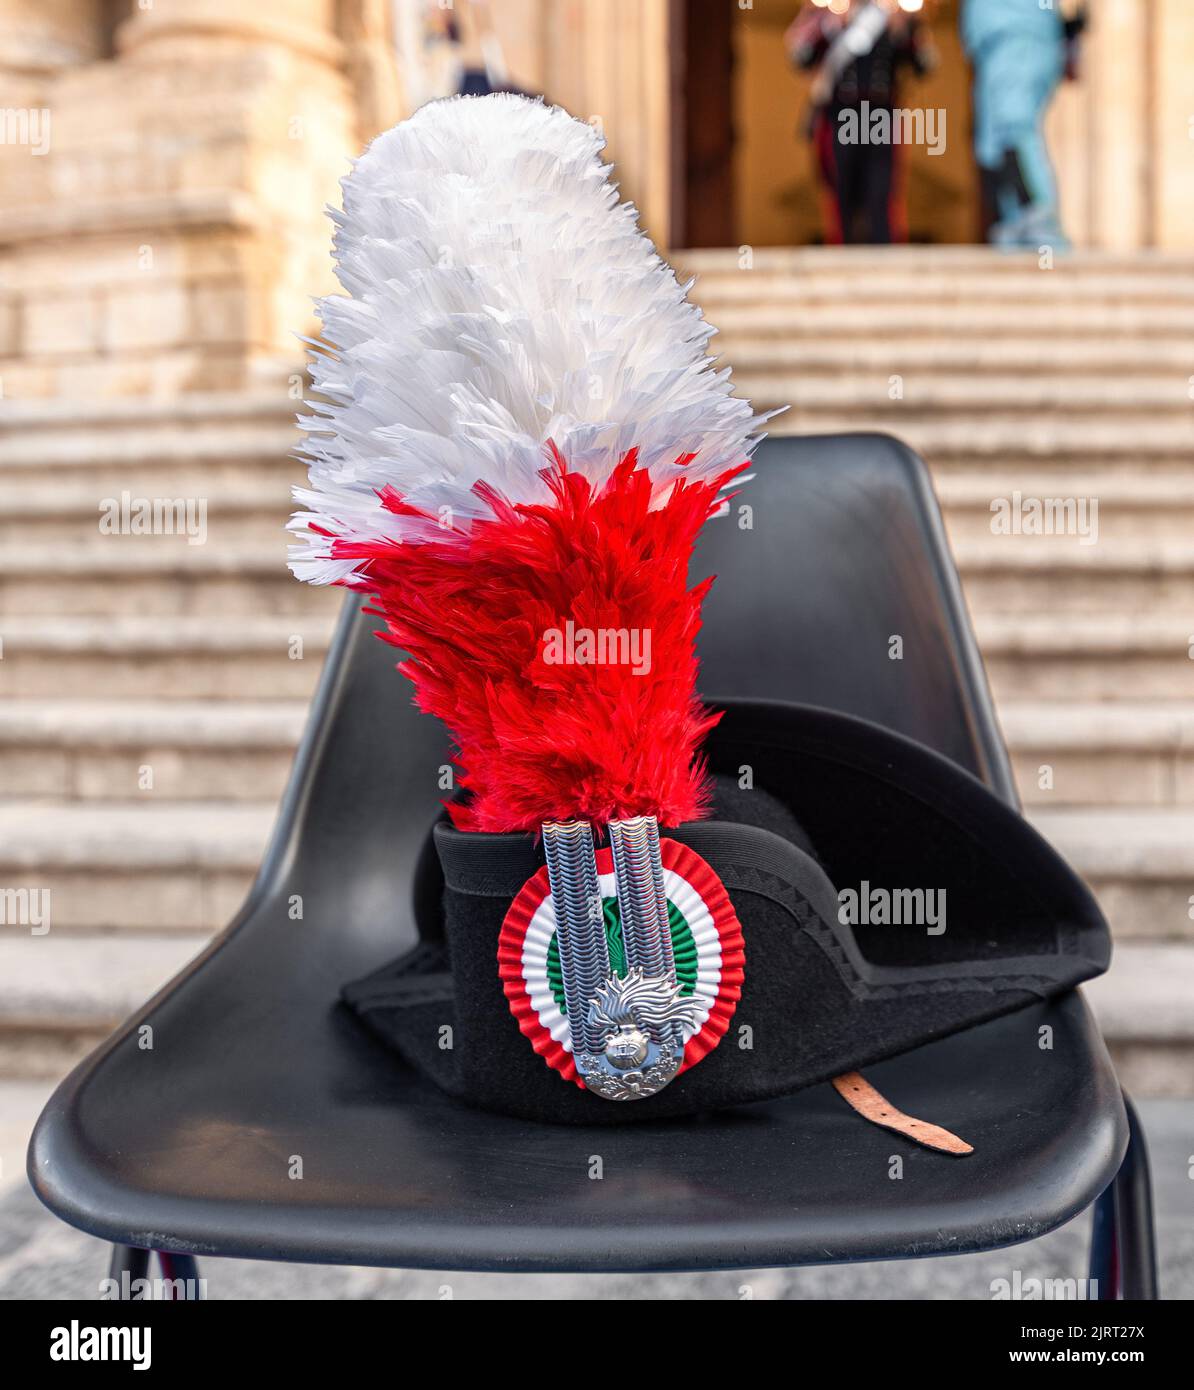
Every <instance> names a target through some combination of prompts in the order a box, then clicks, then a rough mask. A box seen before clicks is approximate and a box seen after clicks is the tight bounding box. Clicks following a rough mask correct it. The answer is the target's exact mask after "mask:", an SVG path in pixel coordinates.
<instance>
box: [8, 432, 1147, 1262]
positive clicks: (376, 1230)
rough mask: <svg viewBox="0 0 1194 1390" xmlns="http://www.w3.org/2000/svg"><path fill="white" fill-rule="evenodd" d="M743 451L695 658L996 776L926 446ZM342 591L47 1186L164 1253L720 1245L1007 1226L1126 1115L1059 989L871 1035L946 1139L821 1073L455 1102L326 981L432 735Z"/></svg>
mask: <svg viewBox="0 0 1194 1390" xmlns="http://www.w3.org/2000/svg"><path fill="white" fill-rule="evenodd" d="M757 458H758V463H759V469H758V477H757V478H756V479H755V480H754V481H752V483H751V484H750V492H749V497H750V499H751V500H750V505H751V507H753V509H754V511H753V522H752V524H751V525H749V526H747V525H746V524H745V520H747V519H749V518H745V517H744V515H743V514H741V513H740V512H735V513H733V514H732V517H736V518H737V520H734V519H732V518H726V519H723V520H721V521H719V522H717V523H711V524H710V526H709V527H707V528H706V535H705V536H704V537H703V539H702V543H701V547H700V552H699V556H698V563H697V573H700V574H707V573H709V572H716V573H718V574H719V575H720V576H721V578H720V580H719V583H718V585H717V586H715V588H714V591H713V594H712V595H711V597H710V600H709V604H708V607H707V612H706V619H707V621H706V627H705V631H704V633H703V634H702V638H701V659H702V662H703V663H704V673H705V684H704V686H703V688H704V689H705V690H707V691H708V692H710V693H713V694H716V692H718V691H719V690H720V691H723V692H725V693H730V694H739V695H753V696H758V697H761V698H766V699H786V700H793V701H804V702H806V703H810V704H821V705H825V706H828V707H830V708H834V709H843V710H846V711H847V712H850V713H856V714H859V715H862V716H863V717H869V718H871V719H874V720H875V721H876V722H878V723H881V724H883V725H884V726H885V727H888V728H892V729H896V730H898V731H900V732H902V733H905V734H907V735H908V736H909V737H912V738H916V739H919V740H920V741H922V742H924V743H926V744H928V745H929V746H931V747H934V748H936V749H937V750H938V751H939V752H941V753H943V754H944V755H945V756H947V757H950V758H952V759H954V761H956V762H957V763H959V765H961V766H962V767H965V768H967V769H968V770H970V771H972V772H974V773H975V774H976V775H978V776H980V777H981V778H983V779H984V780H985V781H986V782H987V783H988V784H989V785H991V786H992V787H993V788H995V790H996V791H998V792H1000V793H1001V794H1002V795H1004V797H1005V798H1006V799H1007V800H1008V801H1009V802H1011V803H1013V804H1014V801H1015V791H1014V786H1013V783H1012V778H1011V772H1010V767H1009V765H1008V761H1007V754H1006V751H1005V749H1004V748H1003V744H1002V740H1001V738H1000V735H999V731H998V726H997V724H996V723H995V719H994V714H993V711H992V709H991V704H990V698H989V695H988V693H987V690H986V686H985V682H984V680H983V675H982V667H981V663H980V661H979V658H978V653H977V649H976V648H975V646H974V641H973V637H972V636H971V634H970V631H969V626H968V623H967V619H966V614H965V608H964V605H963V604H962V600H961V594H960V590H959V588H958V583H957V579H956V576H955V575H954V572H953V569H952V565H951V563H950V560H949V554H948V549H947V547H946V543H945V539H944V533H943V530H942V526H941V520H940V517H939V515H938V514H937V511H936V507H935V504H934V501H933V497H932V492H931V488H930V486H929V483H928V479H927V475H926V472H925V469H924V466H923V464H921V463H920V461H919V460H918V459H916V458H915V456H914V455H912V454H910V453H909V451H908V450H907V449H905V448H903V447H902V446H901V445H899V444H897V443H896V442H895V441H892V440H889V439H883V438H879V437H876V436H843V437H838V438H806V439H793V438H787V439H780V440H768V441H766V442H765V444H764V445H763V446H762V447H761V448H760V450H759V453H758V456H757ZM358 607H359V600H355V599H350V600H349V606H348V607H346V610H345V616H344V619H343V620H342V622H341V625H340V629H339V632H338V635H337V638H336V641H335V643H334V644H333V648H332V650H331V652H330V653H329V656H328V659H327V663H326V666H325V670H324V676H323V680H322V682H321V684H320V688H319V692H318V694H317V696H316V700H315V703H314V706H313V709H312V714H311V719H310V723H309V726H308V730H307V733H306V735H305V738H304V742H303V745H302V747H301V749H300V750H299V754H298V758H297V761H296V765H295V772H294V774H293V776H292V779H291V783H290V786H289V788H288V790H287V793H286V797H285V800H284V802H283V805H282V810H281V813H280V816H279V822H278V828H277V830H276V833H275V838H274V841H273V844H272V846H271V848H270V851H269V853H268V855H267V857H266V860H265V863H264V864H263V866H262V869H261V872H260V874H259V876H258V879H257V883H256V885H255V887H254V889H253V892H252V894H251V895H250V899H249V901H248V903H247V904H246V906H245V908H244V910H243V911H242V914H241V916H240V918H239V919H238V921H237V922H236V924H234V926H233V927H232V928H231V929H230V930H229V931H228V932H227V933H225V935H224V936H223V937H221V938H220V939H219V941H217V942H216V943H215V944H214V945H213V946H212V948H211V949H210V950H209V951H208V952H207V953H205V955H204V956H203V957H201V958H200V960H199V961H198V962H196V963H195V964H194V965H192V966H191V967H190V968H189V969H188V970H187V971H185V972H184V973H183V975H182V976H180V977H179V979H178V980H176V981H175V982H173V983H172V984H171V985H170V986H169V987H168V988H167V989H166V990H165V991H163V993H162V994H161V995H159V996H158V998H157V999H155V1000H153V1001H151V1003H150V1004H149V1005H148V1006H147V1007H146V1009H145V1010H144V1011H142V1013H141V1014H140V1015H138V1016H137V1017H136V1018H135V1019H133V1020H132V1021H130V1022H129V1023H128V1024H126V1025H124V1026H123V1027H122V1028H121V1029H120V1030H119V1031H118V1032H117V1033H116V1034H115V1035H114V1037H113V1038H111V1039H110V1040H109V1041H108V1042H107V1043H106V1044H105V1045H104V1046H103V1047H102V1048H101V1049H100V1050H99V1052H97V1053H96V1054H95V1055H94V1056H93V1057H92V1058H90V1059H89V1060H88V1061H86V1062H85V1063H83V1064H82V1065H81V1066H80V1067H79V1068H78V1069H77V1070H76V1071H75V1073H74V1074H73V1075H72V1076H71V1077H69V1078H68V1079H67V1080H66V1081H65V1082H64V1083H63V1084H62V1086H60V1087H59V1089H58V1091H57V1092H56V1093H55V1095H54V1097H53V1098H52V1100H51V1101H50V1103H49V1105H48V1106H47V1107H46V1110H45V1111H44V1113H43V1115H42V1118H41V1120H40V1122H39V1124H38V1127H37V1130H36V1132H35V1134H34V1137H33V1142H32V1144H31V1147H30V1157H29V1171H30V1177H31V1180H32V1182H33V1185H34V1188H35V1190H36V1191H37V1193H38V1195H39V1196H40V1197H41V1198H42V1200H43V1201H45V1202H46V1203H47V1205H48V1206H50V1208H51V1209H52V1210H54V1211H55V1212H57V1213H58V1214H59V1215H60V1216H61V1217H63V1218H64V1219H65V1220H67V1221H69V1222H71V1223H72V1224H74V1225H76V1226H80V1227H82V1228H83V1229H84V1230H87V1231H90V1232H92V1233H93V1234H96V1235H99V1236H103V1237H105V1238H107V1239H108V1240H111V1241H114V1242H118V1243H120V1244H126V1245H134V1246H147V1247H153V1248H158V1249H166V1250H171V1251H175V1252H180V1253H192V1254H203V1253H205V1252H206V1253H209V1254H213V1255H227V1256H243V1257H250V1258H260V1259H278V1260H311V1261H327V1262H337V1263H343V1264H375V1265H395V1266H408V1267H422V1268H432V1269H436V1268H438V1269H477V1270H499V1269H500V1270H511V1269H522V1270H581V1269H586V1270H613V1269H619V1270H627V1269H685V1268H694V1267H702V1268H715V1267H723V1268H724V1267H733V1266H758V1265H781V1264H783V1265H793V1264H811V1263H823V1262H831V1261H836V1260H851V1259H878V1258H890V1257H897V1256H913V1255H929V1254H933V1253H935V1252H941V1251H949V1252H955V1251H963V1250H977V1249H982V1248H989V1247H993V1246H998V1245H1002V1244H1010V1243H1012V1242H1015V1241H1019V1240H1027V1239H1030V1238H1032V1237H1034V1236H1037V1235H1040V1234H1041V1233H1042V1232H1044V1231H1046V1230H1049V1229H1050V1228H1052V1227H1054V1226H1057V1225H1059V1224H1061V1223H1062V1222H1064V1221H1066V1220H1068V1219H1069V1218H1070V1217H1072V1216H1073V1215H1075V1214H1076V1213H1077V1212H1078V1211H1080V1210H1081V1209H1082V1208H1083V1207H1084V1206H1086V1205H1087V1204H1088V1203H1089V1202H1090V1201H1091V1200H1092V1199H1093V1198H1094V1197H1095V1196H1096V1195H1097V1194H1098V1193H1099V1192H1100V1191H1101V1190H1102V1189H1103V1188H1104V1187H1106V1185H1107V1184H1108V1183H1109V1182H1110V1181H1111V1179H1112V1178H1113V1177H1114V1175H1115V1172H1116V1169H1117V1167H1118V1164H1119V1161H1120V1157H1121V1155H1122V1153H1123V1150H1124V1148H1125V1145H1126V1142H1127V1123H1126V1117H1125V1114H1124V1107H1123V1102H1122V1099H1121V1096H1120V1092H1119V1088H1118V1085H1117V1083H1116V1081H1115V1078H1114V1075H1113V1073H1112V1070H1111V1067H1110V1063H1109V1061H1108V1058H1107V1054H1106V1051H1105V1049H1104V1047H1103V1043H1102V1040H1101V1039H1100V1037H1099V1035H1098V1031H1097V1029H1096V1028H1095V1027H1094V1024H1093V1022H1092V1020H1091V1018H1090V1016H1089V1014H1088V1012H1087V1010H1086V1006H1085V1004H1084V1003H1083V1001H1082V999H1081V997H1080V996H1079V995H1078V994H1072V995H1069V996H1066V997H1063V998H1061V999H1059V1000H1055V1001H1053V1002H1051V1003H1041V1004H1038V1005H1034V1006H1032V1007H1030V1008H1028V1009H1025V1010H1023V1011H1021V1012H1019V1013H1017V1014H1013V1015H1010V1016H1008V1017H1005V1018H1002V1019H999V1020H997V1021H995V1022H992V1023H988V1024H984V1025H983V1026H981V1027H977V1028H974V1029H971V1030H970V1031H968V1032H965V1033H961V1034H957V1035H955V1036H953V1037H951V1038H948V1039H944V1040H942V1041H938V1042H935V1043H932V1044H930V1045H928V1046H925V1047H922V1048H919V1049H918V1050H916V1051H915V1052H912V1053H909V1054H906V1055H905V1056H903V1057H901V1058H897V1059H894V1060H891V1061H888V1062H885V1063H883V1064H881V1065H879V1066H875V1067H871V1068H868V1069H867V1075H868V1076H869V1078H870V1079H871V1080H872V1081H873V1082H874V1084H875V1085H876V1086H878V1087H879V1088H880V1090H882V1091H883V1092H884V1093H885V1094H886V1095H887V1097H888V1098H889V1100H891V1102H892V1103H893V1104H894V1105H897V1106H899V1107H900V1108H901V1109H903V1110H904V1111H906V1112H908V1113H910V1114H913V1115H915V1116H917V1117H918V1118H921V1119H924V1120H929V1121H932V1122H934V1123H936V1124H939V1125H944V1126H945V1127H946V1128H949V1129H952V1130H953V1131H954V1132H955V1133H958V1134H960V1135H961V1136H962V1137H963V1138H965V1139H967V1140H968V1141H970V1142H971V1143H972V1144H973V1145H974V1146H975V1150H976V1151H975V1153H974V1154H973V1155H972V1156H970V1157H967V1158H961V1159H955V1158H948V1157H945V1156H942V1155H940V1154H936V1153H931V1152H927V1151H925V1150H921V1149H918V1148H916V1147H915V1146H914V1145H911V1144H909V1143H907V1142H906V1141H905V1140H903V1139H902V1138H900V1137H898V1136H896V1135H893V1134H891V1133H889V1132H887V1131H884V1130H880V1129H878V1128H875V1127H874V1126H871V1125H869V1124H867V1123H866V1122H865V1121H863V1120H861V1119H860V1118H859V1117H858V1116H856V1115H854V1114H853V1112H851V1111H850V1110H849V1109H848V1108H847V1106H846V1105H845V1103H844V1102H843V1101H842V1100H841V1099H840V1098H839V1097H838V1096H837V1095H836V1093H835V1092H834V1091H833V1090H832V1089H831V1088H830V1087H829V1086H827V1085H821V1086H817V1087H814V1088H812V1089H810V1090H807V1091H804V1092H802V1093H800V1094H797V1095H793V1096H790V1097H788V1098H786V1099H784V1100H780V1101H774V1102H768V1103H765V1104H759V1105H753V1106H749V1107H743V1108H741V1109H738V1110H735V1111H727V1112H721V1113H718V1114H716V1115H711V1116H709V1117H706V1118H703V1119H701V1120H697V1121H677V1122H673V1123H668V1124H655V1125H645V1124H634V1125H628V1126H602V1127H600V1128H593V1129H587V1128H586V1129H581V1128H571V1127H564V1126H542V1125H533V1124H528V1123H526V1122H523V1121H518V1120H513V1119H509V1118H505V1117H502V1116H498V1115H491V1114H487V1113H484V1112H481V1111H478V1110H470V1109H468V1108H466V1107H464V1106H462V1105H460V1104H458V1103H456V1102H453V1101H451V1100H448V1099H446V1098H445V1097H444V1096H443V1095H441V1094H440V1093H439V1092H437V1091H435V1090H434V1089H432V1088H431V1087H429V1086H428V1084H426V1083H424V1082H421V1081H420V1080H418V1078H417V1077H415V1076H414V1075H413V1074H412V1073H410V1072H409V1071H408V1070H407V1069H406V1068H405V1067H404V1066H403V1065H402V1063H400V1062H399V1061H398V1060H397V1059H396V1057H395V1056H393V1055H392V1054H390V1053H389V1052H387V1051H385V1050H384V1049H383V1047H382V1046H381V1045H380V1044H379V1043H377V1042H375V1041H374V1040H373V1039H372V1038H371V1037H370V1036H368V1035H367V1034H366V1033H365V1032H364V1031H362V1030H361V1028H360V1027H359V1026H358V1025H357V1024H356V1022H355V1021H354V1020H353V1019H352V1018H351V1017H350V1016H349V1015H348V1014H347V1012H346V1011H345V1010H344V1009H343V1008H342V1006H340V1005H339V1004H338V1003H337V1002H336V1001H337V998H338V994H339V990H340V987H341V985H342V984H343V983H344V982H345V981H347V980H353V979H357V978H359V977H361V976H363V975H365V974H366V973H368V972H369V971H371V970H375V969H376V968H377V967H379V966H380V965H381V964H382V963H383V962H385V961H387V960H390V959H392V958H393V957H394V956H396V955H397V954H398V953H399V952H400V951H401V950H402V949H403V947H404V946H406V945H408V944H410V943H413V942H414V941H415V940H416V939H417V936H418V932H419V930H420V929H421V930H423V931H424V932H426V931H428V930H430V931H432V932H433V931H434V930H435V924H436V921H437V914H438V901H439V889H440V887H441V886H442V878H437V875H438V864H437V863H436V862H435V856H434V854H433V853H431V852H430V848H429V827H430V825H431V823H432V821H433V820H434V818H435V816H436V814H437V812H438V809H439V800H440V797H441V796H442V790H441V789H442V786H443V782H442V768H443V765H444V764H445V762H446V761H447V756H448V750H447V745H446V738H445V736H444V733H443V731H442V729H440V728H439V727H438V725H437V724H436V723H435V721H433V720H430V719H427V718H425V717H424V716H422V715H419V714H418V713H417V712H416V711H415V709H414V708H413V705H412V703H411V701H410V696H409V692H408V691H407V690H406V689H405V688H403V687H402V684H401V680H400V678H399V677H397V676H396V675H395V674H394V672H393V669H392V667H393V663H394V653H393V652H392V650H391V649H389V648H387V647H385V646H383V644H382V643H380V642H378V641H376V639H375V638H374V637H373V636H372V635H371V632H370V624H369V622H367V621H365V620H362V619H361V618H360V617H359V616H358V615H357V613H356V609H357V608H358ZM843 634H847V635H848V638H849V640H848V641H846V640H843ZM892 634H898V635H899V636H900V638H901V642H902V646H903V652H902V655H901V659H900V660H898V661H896V660H892V659H891V640H892ZM298 902H301V904H302V911H301V915H300V914H295V913H293V912H292V910H291V909H292V907H293V905H294V904H295V903H298ZM496 984H497V977H496V968H495V988H496ZM143 1025H149V1027H150V1028H151V1029H152V1037H151V1040H152V1047H151V1048H150V1047H147V1046H145V1043H146V1042H148V1041H149V1040H150V1037H149V1035H147V1034H143V1033H142V1031H141V1029H142V1027H143ZM1046 1027H1047V1028H1048V1029H1050V1030H1051V1039H1050V1041H1051V1047H1049V1048H1047V1049H1045V1048H1042V1046H1041V1037H1042V1035H1041V1032H1040V1030H1041V1029H1043V1028H1046ZM563 1084H564V1083H563V1082H561V1085H563ZM893 1154H899V1155H902V1156H903V1159H904V1167H903V1176H902V1177H900V1178H896V1177H893V1176H891V1164H890V1157H891V1155H893ZM597 1159H599V1160H600V1163H601V1171H602V1176H601V1178H600V1180H597V1179H596V1178H595V1177H594V1176H593V1173H594V1163H595V1161H596V1160H597ZM300 1163H301V1177H300V1176H298V1173H299V1164H300Z"/></svg>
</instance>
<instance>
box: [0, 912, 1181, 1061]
mask: <svg viewBox="0 0 1194 1390" xmlns="http://www.w3.org/2000/svg"><path fill="white" fill-rule="evenodd" d="M207 939H208V938H207V937H206V936H201V935H196V934H192V935H182V934H178V935H167V936H151V935H146V936H140V937H137V938H128V937H94V938H89V939H87V938H72V937H69V936H54V935H52V934H51V935H49V936H46V937H38V938H23V939H22V938H19V937H18V938H7V937H6V939H5V941H4V948H5V961H6V965H7V969H6V972H5V975H4V978H3V980H2V981H0V1075H3V1076H6V1077H10V1078H11V1077H36V1076H47V1077H53V1076H58V1075H61V1074H62V1072H63V1071H65V1070H67V1069H68V1068H69V1066H70V1065H71V1064H72V1063H73V1062H74V1061H76V1060H77V1059H78V1058H79V1057H80V1056H82V1055H83V1053H85V1052H86V1051H87V1050H89V1049H90V1048H91V1047H93V1046H95V1045H96V1043H98V1042H99V1041H101V1040H102V1039H103V1038H104V1037H105V1036H107V1034H108V1033H110V1032H111V1030H112V1029H113V1028H114V1027H115V1026H116V1025H117V1024H118V1023H120V1022H121V1020H122V1019H124V1018H127V1017H128V1016H129V1014H131V1013H134V1012H135V1011H137V1010H138V1009H139V1008H140V1007H141V1005H142V1004H144V1003H145V1002H146V1001H147V1000H148V999H149V998H151V997H152V995H153V994H154V993H155V992H156V991H157V990H158V989H160V988H161V987H162V986H163V985H164V984H166V983H167V982H168V981H169V980H171V979H172V978H173V977H174V976H175V975H176V974H177V973H178V971H179V970H181V969H182V968H183V967H184V966H185V965H186V964H187V963H188V962H189V961H190V960H191V959H193V958H194V956H195V955H196V954H198V952H199V951H200V950H202V949H203V946H204V945H205V944H206V941H207ZM1086 989H1087V991H1088V997H1089V999H1090V1002H1091V1004H1092V1006H1093V1008H1094V1011H1095V1014H1096V1017H1097V1018H1098V1020H1099V1023H1100V1026H1101V1027H1102V1029H1103V1030H1104V1033H1105V1035H1106V1036H1107V1037H1108V1039H1109V1041H1110V1042H1111V1043H1112V1046H1113V1047H1114V1048H1124V1049H1131V1050H1135V1051H1140V1050H1145V1049H1146V1050H1148V1052H1149V1053H1150V1054H1151V1058H1150V1060H1151V1061H1152V1063H1153V1067H1154V1069H1155V1067H1156V1065H1157V1064H1158V1062H1160V1063H1164V1064H1165V1065H1166V1066H1167V1067H1170V1068H1173V1067H1177V1066H1180V1065H1181V1064H1183V1063H1184V1064H1185V1065H1186V1066H1187V1067H1188V1066H1189V1062H1190V1060H1191V1057H1192V1055H1194V1017H1192V1015H1191V1011H1190V1009H1189V1000H1190V998H1191V997H1192V992H1194V946H1192V945H1190V944H1188V943H1180V944H1155V943H1144V942H1128V943H1125V944H1123V945H1121V946H1119V947H1117V949H1116V952H1115V957H1114V961H1113V964H1112V969H1111V971H1110V972H1109V973H1108V974H1106V975H1104V976H1101V977H1100V978H1099V979H1097V980H1094V981H1091V982H1090V984H1088V985H1087V986H1086Z"/></svg>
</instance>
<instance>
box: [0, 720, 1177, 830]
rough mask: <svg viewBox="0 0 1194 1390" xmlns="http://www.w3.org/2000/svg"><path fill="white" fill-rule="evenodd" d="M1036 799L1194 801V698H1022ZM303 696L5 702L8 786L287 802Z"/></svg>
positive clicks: (1, 735)
mask: <svg viewBox="0 0 1194 1390" xmlns="http://www.w3.org/2000/svg"><path fill="white" fill-rule="evenodd" d="M999 714H1000V720H1001V723H1002V726H1003V731H1004V735H1005V737H1006V739H1007V742H1008V745H1009V748H1010V749H1011V753H1012V758H1013V763H1014V765H1015V768H1016V772H1017V779H1018V782H1019V785H1020V790H1021V795H1022V796H1023V798H1024V801H1025V803H1026V804H1028V805H1041V806H1072V805H1105V806H1113V805H1122V806H1132V805H1146V806H1174V805H1194V704H1187V703H1184V702H1182V701H1172V702H1170V701H1151V702H1150V701H1138V700H1136V701H1133V700H1123V701H1114V702H1110V701H1108V702H1091V701H1086V702H1072V701H1036V702H1032V701H1024V700H1011V701H1008V702H1007V703H1005V704H1003V705H1002V706H1001V707H1000V711H999ZM306 718H307V707H306V705H305V703H304V702H303V701H301V700H253V701H229V702H227V703H222V704H221V703H214V702H212V703H209V702H203V701H188V700H177V701H157V702H155V701H146V700H133V701H127V702H125V701H122V702H120V703H110V702H102V701H77V700H44V701H43V700H37V701H29V700H10V701H4V702H0V786H3V787H4V790H5V795H6V796H10V797H16V796H28V797H33V798H45V797H57V798H60V799H62V800H64V801H105V800H117V801H118V800H122V799H126V798H129V797H133V796H141V795H146V794H148V793H152V796H153V798H154V800H157V799H158V798H166V799H169V800H171V801H211V800H223V801H260V800H265V799H273V798H276V797H278V796H279V795H280V794H281V792H282V789H283V787H284V786H285V783H286V778H287V776H288V774H289V771H290V764H291V759H292V757H293V753H294V749H295V746H296V745H297V743H298V740H299V737H300V735H301V733H302V730H303V728H304V726H305V723H306Z"/></svg>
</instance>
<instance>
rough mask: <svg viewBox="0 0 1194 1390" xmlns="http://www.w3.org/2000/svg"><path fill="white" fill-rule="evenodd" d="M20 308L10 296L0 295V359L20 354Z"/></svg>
mask: <svg viewBox="0 0 1194 1390" xmlns="http://www.w3.org/2000/svg"><path fill="white" fill-rule="evenodd" d="M20 323H21V315H20V308H19V306H18V304H17V301H16V299H15V297H14V296H13V295H11V294H2V295H0V358H4V357H9V356H16V355H17V353H19V352H20V340H21V334H20Z"/></svg>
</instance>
